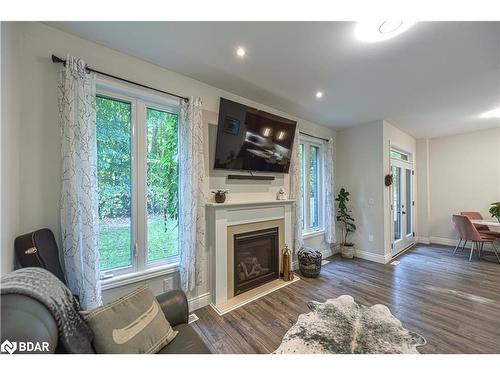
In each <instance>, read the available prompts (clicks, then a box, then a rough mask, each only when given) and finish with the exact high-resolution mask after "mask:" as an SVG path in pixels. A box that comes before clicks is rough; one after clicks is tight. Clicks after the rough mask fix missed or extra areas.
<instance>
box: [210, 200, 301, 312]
mask: <svg viewBox="0 0 500 375" xmlns="http://www.w3.org/2000/svg"><path fill="white" fill-rule="evenodd" d="M294 202H295V201H294V200H292V199H288V200H275V201H248V202H226V203H208V204H207V206H206V207H207V240H208V248H209V251H210V254H211V262H210V263H211V264H210V269H211V285H212V296H213V297H212V303H214V304H215V305H221V304H224V303H226V302H227V301H228V300H229V299H231V298H232V297H233V296H234V295H235V290H234V282H233V281H234V277H235V274H234V273H235V268H233V260H234V238H235V237H234V236H238V235H241V234H242V233H258V232H262V231H265V230H267V229H277V230H278V233H279V241H278V244H279V245H278V251H279V253H278V259H279V269H280V270H281V249H282V248H283V247H284V244H285V243H286V244H288V245H289V246H291V245H293V244H292V233H293V231H292V228H293V226H292V218H293V214H292V211H293V210H292V207H293V203H294ZM236 272H237V271H236Z"/></svg>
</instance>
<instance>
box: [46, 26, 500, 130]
mask: <svg viewBox="0 0 500 375" xmlns="http://www.w3.org/2000/svg"><path fill="white" fill-rule="evenodd" d="M49 24H50V25H51V26H54V27H56V28H59V29H62V30H65V31H68V32H70V33H72V34H76V35H78V36H80V37H82V38H84V39H88V40H91V41H94V42H97V43H99V44H102V45H105V46H108V47H111V48H113V49H116V50H118V51H122V52H124V53H127V54H129V55H133V56H136V57H139V58H141V59H144V60H147V61H150V62H153V63H155V64H157V65H160V66H163V67H165V68H167V69H170V70H173V71H176V72H178V73H181V74H184V75H186V76H189V77H192V78H195V79H197V80H200V81H203V82H205V83H208V84H210V85H213V86H216V87H219V88H221V89H224V90H227V91H230V92H233V93H235V94H238V95H241V96H243V97H246V98H249V99H252V100H255V101H257V102H260V103H263V104H266V105H269V106H271V107H274V108H277V109H279V110H282V111H284V112H288V113H290V114H293V115H295V116H298V117H301V118H304V119H307V120H310V121H312V122H316V123H318V124H322V125H326V126H330V127H333V128H335V129H340V128H344V127H348V126H353V125H356V124H361V123H367V122H371V121H375V120H381V119H385V120H387V121H389V122H391V123H393V124H394V125H396V126H398V127H399V128H400V129H401V130H403V131H406V132H408V133H409V134H412V135H413V136H415V137H417V138H422V137H435V136H441V135H448V134H454V133H462V132H467V131H472V130H475V129H481V128H491V127H494V126H500V125H499V120H498V119H479V118H478V115H479V114H481V113H482V112H485V111H488V110H491V109H493V108H495V107H498V106H499V105H500V22H432V23H430V22H423V23H418V24H416V25H415V26H414V27H413V28H411V29H410V30H409V31H407V32H406V33H404V34H402V35H400V36H398V37H396V38H394V39H390V40H387V41H384V42H380V43H373V44H366V43H362V42H359V41H358V40H356V39H355V37H354V26H355V24H354V23H352V22H295V23H293V22H267V23H265V22H257V23H256V22H211V23H207V22H190V23H181V22H56V23H49ZM240 45H241V46H244V47H245V48H246V49H247V56H246V57H245V58H244V59H243V60H242V59H238V58H237V57H236V56H235V48H236V47H237V46H240ZM317 90H321V91H323V93H324V96H323V98H322V99H321V100H317V99H316V98H315V92H316V91H317Z"/></svg>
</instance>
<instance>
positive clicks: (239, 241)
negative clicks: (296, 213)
mask: <svg viewBox="0 0 500 375" xmlns="http://www.w3.org/2000/svg"><path fill="white" fill-rule="evenodd" d="M278 240H279V232H278V228H270V229H263V230H258V231H253V232H246V233H241V234H235V235H234V258H233V259H234V295H235V296H236V295H238V294H241V293H243V292H246V291H247V290H250V289H253V288H256V287H257V286H259V285H262V284H265V283H267V282H269V281H272V280H275V279H277V278H279V245H278Z"/></svg>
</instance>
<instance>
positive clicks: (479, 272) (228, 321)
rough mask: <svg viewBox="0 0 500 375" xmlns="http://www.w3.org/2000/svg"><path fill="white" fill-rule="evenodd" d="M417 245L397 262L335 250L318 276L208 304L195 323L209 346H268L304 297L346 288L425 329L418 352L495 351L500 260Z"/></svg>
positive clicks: (260, 349) (499, 335) (499, 344)
mask: <svg viewBox="0 0 500 375" xmlns="http://www.w3.org/2000/svg"><path fill="white" fill-rule="evenodd" d="M452 250H453V248H449V247H444V246H434V245H433V246H424V245H416V246H415V247H414V248H413V249H411V250H409V251H407V252H406V253H405V254H403V255H401V256H400V257H399V258H398V260H400V261H401V263H400V264H399V265H397V266H392V265H382V264H378V263H373V262H369V261H366V260H361V259H353V260H345V259H342V258H341V257H340V256H338V255H336V256H333V257H332V258H330V260H331V262H330V263H329V264H327V265H325V266H323V269H322V272H321V277H320V278H318V279H305V278H302V280H300V281H298V282H295V283H293V284H291V285H289V286H287V287H285V288H282V289H280V290H278V291H275V292H273V293H271V294H268V295H267V296H264V297H262V298H260V299H258V300H256V301H254V302H251V303H249V304H248V305H245V306H243V307H241V308H238V309H236V310H234V311H231V312H229V313H227V314H226V315H224V316H222V317H221V316H219V315H217V313H216V312H215V311H214V310H213V309H212V308H211V307H210V306H206V307H204V308H202V309H199V310H197V311H196V314H197V315H198V317H199V320H198V321H197V322H195V323H193V327H194V328H195V330H196V331H197V332H198V333H199V334H200V335H201V336H202V338H203V340H204V341H205V342H206V344H207V345H208V346H209V347H210V348H211V349H212V351H213V352H214V353H270V352H272V351H274V350H275V349H276V348H277V347H278V346H279V344H280V343H281V339H282V338H283V336H284V334H285V332H286V331H287V330H288V329H289V328H290V327H291V326H292V325H293V324H294V323H295V322H296V321H297V317H298V315H299V314H302V313H305V312H308V311H309V310H308V308H307V306H306V302H307V301H309V300H317V301H324V300H325V299H328V298H335V297H338V296H340V295H342V294H350V295H351V296H353V297H354V299H355V300H356V301H357V302H358V303H361V304H364V305H368V306H371V305H374V304H377V303H382V304H384V305H386V306H388V307H389V309H390V310H391V312H392V313H393V314H394V315H395V316H396V317H397V318H398V319H399V320H401V322H402V323H403V326H404V327H406V328H407V329H409V330H411V331H415V332H418V333H420V334H421V335H423V336H424V337H425V338H426V339H427V344H426V345H424V346H422V347H420V348H419V351H420V352H421V353H500V264H497V263H492V262H486V261H484V260H477V259H476V258H475V257H474V259H473V261H472V262H471V263H469V262H468V259H467V258H468V252H465V251H463V252H461V253H460V252H459V253H457V254H456V255H455V256H452Z"/></svg>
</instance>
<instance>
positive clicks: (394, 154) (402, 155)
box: [391, 148, 410, 161]
mask: <svg viewBox="0 0 500 375" xmlns="http://www.w3.org/2000/svg"><path fill="white" fill-rule="evenodd" d="M391 158H392V159H398V160H403V161H410V155H409V154H407V153H406V152H403V151H399V150H397V149H394V148H391Z"/></svg>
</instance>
